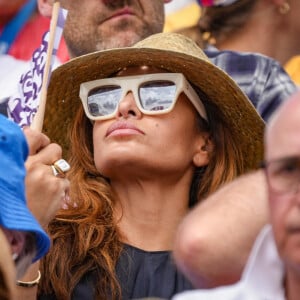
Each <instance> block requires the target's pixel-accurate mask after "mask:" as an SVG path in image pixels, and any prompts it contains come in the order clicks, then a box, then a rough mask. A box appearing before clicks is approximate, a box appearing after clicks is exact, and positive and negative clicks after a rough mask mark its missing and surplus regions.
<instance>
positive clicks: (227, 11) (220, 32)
mask: <svg viewBox="0 0 300 300" xmlns="http://www.w3.org/2000/svg"><path fill="white" fill-rule="evenodd" d="M257 1H258V0H239V1H237V2H235V3H233V4H231V5H228V6H210V7H203V8H202V9H201V16H200V18H199V21H198V24H196V25H194V26H192V27H187V28H183V29H180V30H178V31H177V32H178V33H181V34H184V35H186V36H188V37H189V38H191V39H192V40H194V41H195V42H196V43H197V44H198V45H199V47H201V48H206V47H207V45H209V44H212V45H215V44H216V46H218V43H221V42H223V41H224V40H226V38H227V37H228V36H229V35H231V34H232V33H234V32H238V31H239V30H241V28H242V27H243V26H244V24H245V23H246V22H247V20H248V19H249V16H250V14H251V13H252V11H253V8H254V6H255V4H256V3H257Z"/></svg>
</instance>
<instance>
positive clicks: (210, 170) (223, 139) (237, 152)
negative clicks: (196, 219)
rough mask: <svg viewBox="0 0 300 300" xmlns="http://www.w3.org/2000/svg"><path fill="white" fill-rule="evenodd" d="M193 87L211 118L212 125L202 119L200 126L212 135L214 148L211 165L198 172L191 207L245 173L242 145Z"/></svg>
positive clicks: (218, 114)
mask: <svg viewBox="0 0 300 300" xmlns="http://www.w3.org/2000/svg"><path fill="white" fill-rule="evenodd" d="M193 87H194V89H195V90H196V92H197V94H198V95H199V97H200V99H201V101H202V102H203V104H204V106H205V108H206V113H207V117H208V122H206V121H205V120H203V119H202V118H201V117H199V122H200V125H199V127H200V128H204V130H205V131H207V132H209V134H210V139H211V142H212V144H213V149H212V151H210V153H209V155H210V157H209V158H210V160H209V164H208V165H207V166H205V167H200V168H196V170H195V172H194V176H193V180H192V184H191V189H190V206H193V205H195V204H196V203H198V202H199V201H202V200H203V199H205V198H206V197H207V196H208V195H209V194H211V193H213V192H214V191H216V190H217V189H218V188H219V187H220V186H221V185H223V184H225V183H227V182H230V181H232V180H233V179H234V178H235V177H237V176H238V175H240V174H242V173H244V172H245V166H244V163H243V157H242V153H241V149H240V147H239V142H238V141H237V140H236V139H235V138H234V136H233V133H232V131H231V130H230V129H229V127H228V124H227V122H226V121H225V119H224V117H223V114H222V113H221V111H220V109H219V108H218V107H217V106H216V105H215V104H214V103H213V102H212V101H211V100H210V99H209V97H208V96H207V95H206V94H205V93H204V92H203V91H202V90H200V89H199V88H198V87H196V86H193ZM216 120H217V121H216Z"/></svg>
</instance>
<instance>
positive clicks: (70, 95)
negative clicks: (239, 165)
mask: <svg viewBox="0 0 300 300" xmlns="http://www.w3.org/2000/svg"><path fill="white" fill-rule="evenodd" d="M142 65H147V66H156V67H159V68H162V69H165V70H167V71H169V72H173V73H182V74H184V76H185V77H186V78H187V79H188V81H190V82H191V83H192V84H194V85H196V86H197V87H199V88H200V89H201V90H202V91H203V92H204V93H205V94H206V95H207V96H208V97H209V98H210V100H211V101H212V102H214V104H215V105H217V106H218V107H219V109H220V111H221V113H223V115H224V119H225V120H226V122H227V125H228V127H229V128H230V129H231V131H232V133H233V135H234V137H235V138H236V140H237V141H238V142H239V143H240V145H241V147H242V152H243V158H244V162H245V166H246V168H247V169H255V168H257V166H258V163H259V162H260V161H261V159H262V158H263V133H264V121H263V120H262V118H261V117H260V116H259V114H258V113H257V111H256V109H255V107H254V106H253V104H252V103H251V102H250V100H249V99H248V98H247V96H246V95H245V94H244V93H243V92H242V91H241V89H240V88H239V87H238V86H237V84H236V83H235V82H234V81H233V80H232V79H231V78H230V77H229V76H228V75H227V74H226V73H225V72H224V71H222V70H221V69H220V68H218V67H216V66H215V65H213V64H212V63H211V62H210V61H206V60H204V59H203V60H202V59H199V58H198V57H194V56H191V55H187V54H185V53H181V52H175V51H170V50H164V49H152V48H134V47H133V48H119V49H111V50H106V51H100V52H95V53H92V54H88V55H84V56H81V57H78V58H75V59H73V60H70V61H69V62H67V63H66V64H64V65H62V66H60V67H58V68H57V69H56V70H54V72H53V73H52V75H51V80H50V84H49V87H48V95H47V104H46V111H45V121H44V131H45V133H46V134H47V135H48V136H49V137H50V138H51V139H52V140H53V141H55V142H57V143H59V144H60V145H61V146H62V147H63V151H64V155H66V157H68V153H69V147H70V141H69V140H68V135H67V132H68V130H69V126H70V124H72V120H73V118H74V116H75V114H76V112H77V110H78V108H79V106H80V105H82V104H81V101H80V98H79V87H80V84H81V83H82V82H86V81H91V80H95V79H102V78H107V77H109V76H111V75H112V74H114V73H116V72H118V71H119V70H121V69H123V68H125V67H129V66H142Z"/></svg>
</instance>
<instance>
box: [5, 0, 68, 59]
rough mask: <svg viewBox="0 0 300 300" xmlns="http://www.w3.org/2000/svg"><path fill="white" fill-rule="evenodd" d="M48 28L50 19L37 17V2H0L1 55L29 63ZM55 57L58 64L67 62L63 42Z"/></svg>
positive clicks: (66, 53)
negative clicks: (57, 59) (58, 61)
mask: <svg viewBox="0 0 300 300" xmlns="http://www.w3.org/2000/svg"><path fill="white" fill-rule="evenodd" d="M49 26H50V19H49V18H46V17H44V16H42V15H40V14H39V12H38V10H37V3H36V0H27V1H26V0H10V1H7V0H0V54H8V55H11V56H13V57H14V58H17V59H21V60H29V59H30V58H31V55H32V52H33V51H34V50H35V49H36V48H38V47H39V46H40V44H41V38H42V36H43V34H44V33H45V32H46V31H47V30H49ZM57 56H58V58H59V60H60V61H61V62H65V61H67V60H68V57H69V55H68V51H67V47H66V45H65V43H64V41H62V43H61V46H60V48H59V50H58V53H57Z"/></svg>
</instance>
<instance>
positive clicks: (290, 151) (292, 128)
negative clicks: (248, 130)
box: [265, 94, 300, 274]
mask: <svg viewBox="0 0 300 300" xmlns="http://www.w3.org/2000/svg"><path fill="white" fill-rule="evenodd" d="M297 96H298V99H296V100H298V101H293V102H290V103H289V104H291V105H289V106H285V107H284V109H283V110H281V111H280V114H279V115H278V116H277V118H276V119H275V120H274V122H273V123H272V124H271V126H270V128H269V130H268V132H267V135H266V153H265V156H266V161H267V162H269V164H268V168H267V170H268V174H269V176H268V177H269V180H268V183H269V204H270V216H271V223H272V226H273V230H274V235H275V240H276V244H277V247H278V250H279V254H280V256H281V257H282V259H283V260H284V262H285V264H286V265H287V267H288V268H289V267H292V268H294V267H295V266H297V268H299V274H300V94H298V95H297Z"/></svg>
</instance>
